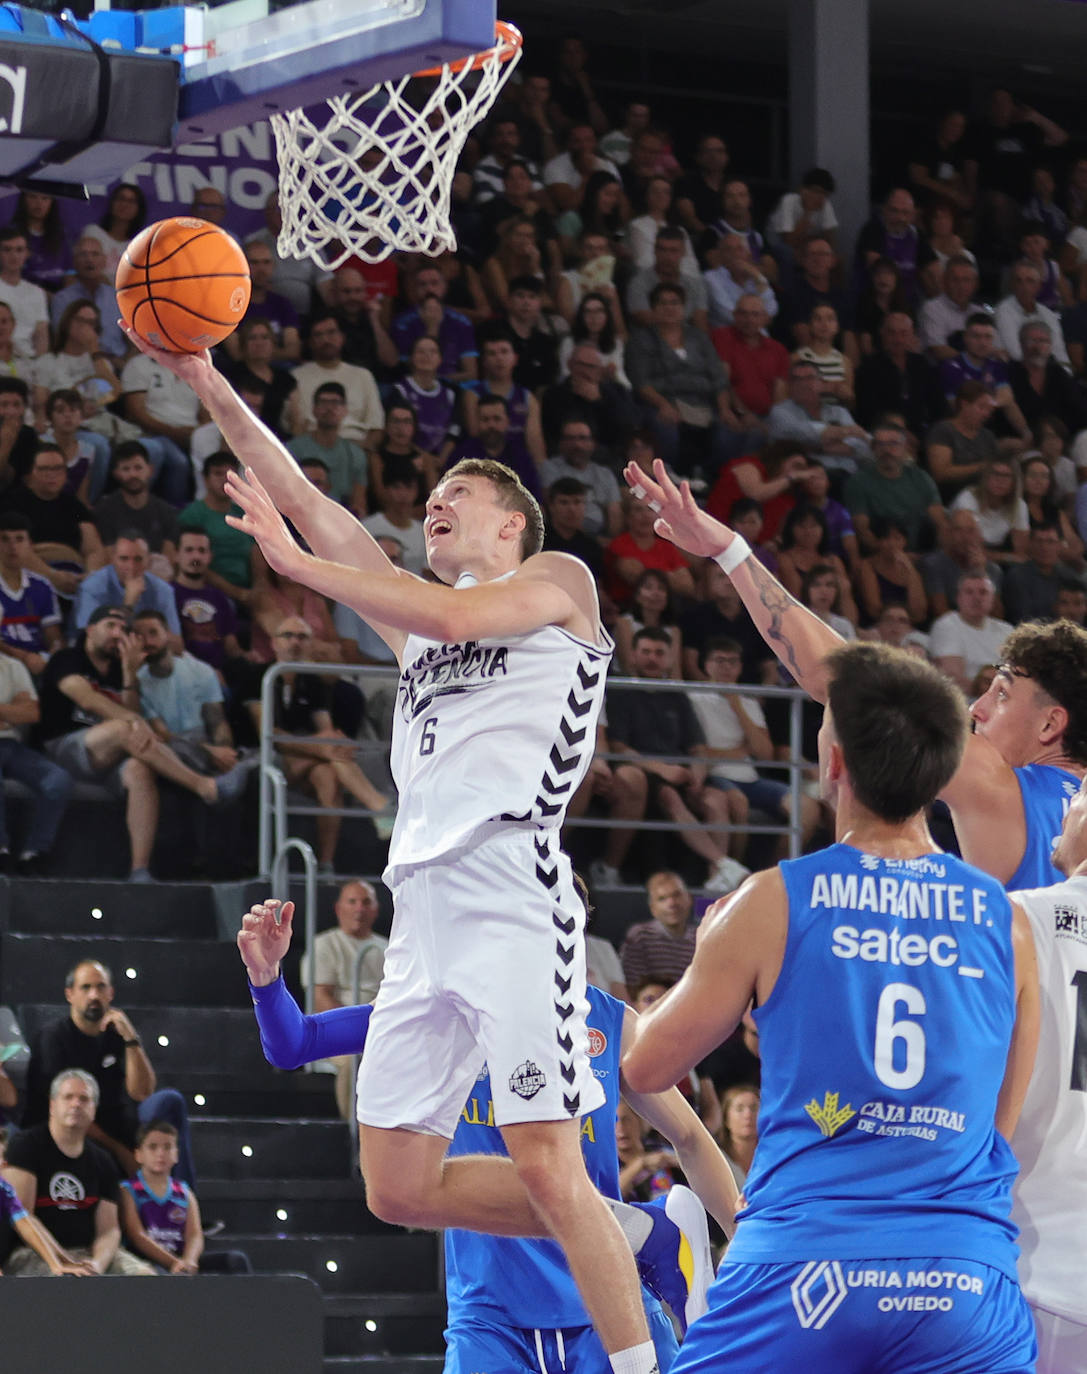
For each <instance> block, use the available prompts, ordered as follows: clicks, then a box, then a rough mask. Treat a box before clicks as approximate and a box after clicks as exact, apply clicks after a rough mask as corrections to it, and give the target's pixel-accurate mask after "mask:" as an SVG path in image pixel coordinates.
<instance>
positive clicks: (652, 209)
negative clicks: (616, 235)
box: [626, 177, 699, 276]
mask: <svg viewBox="0 0 1087 1374" xmlns="http://www.w3.org/2000/svg"><path fill="white" fill-rule="evenodd" d="M666 224H667V225H668V226H669V227H671V226H673V225H676V226H678V225H679V220H678V219H677V218H676V216H675V214H674V213H673V209H672V183H671V182H670V181H669V180H668V178H667V177H650V179H649V182H648V183H647V185H646V189H645V214H644V215H639V216H638V217H637V219H632V220H631V221H630V223H629V224H628V225H627V237H626V246H627V253H628V255H629V259H630V265H631V266H632V267H633V268H635V269H637V268H640V267H652V266H653V263H654V260H655V249H656V243H657V231H658V229H663V228H664V226H665V225H666ZM680 232H681V233H682V234H683V241H684V249H683V258H682V260H681V261H680V265H679V270H680V271H681V272H682V273H684V274H685V275H687V276H693V275H694V274H695V273H697V272H698V271H699V266H698V259H697V258H696V257H695V255H694V249H693V248H692V247H691V240H690V236H689V235H688V233H687V231H686V229H681V230H680Z"/></svg>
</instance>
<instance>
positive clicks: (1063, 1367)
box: [1031, 1307, 1087, 1374]
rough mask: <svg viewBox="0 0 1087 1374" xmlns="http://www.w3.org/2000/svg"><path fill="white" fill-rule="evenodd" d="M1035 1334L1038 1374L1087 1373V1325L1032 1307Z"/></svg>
mask: <svg viewBox="0 0 1087 1374" xmlns="http://www.w3.org/2000/svg"><path fill="white" fill-rule="evenodd" d="M1031 1311H1032V1312H1033V1313H1034V1329H1035V1330H1036V1331H1037V1333H1038V1365H1037V1374H1087V1325H1084V1326H1081V1325H1080V1324H1079V1322H1071V1321H1068V1320H1067V1318H1065V1317H1058V1316H1057V1315H1056V1313H1054V1312H1047V1311H1046V1310H1045V1309H1044V1308H1042V1307H1032V1308H1031Z"/></svg>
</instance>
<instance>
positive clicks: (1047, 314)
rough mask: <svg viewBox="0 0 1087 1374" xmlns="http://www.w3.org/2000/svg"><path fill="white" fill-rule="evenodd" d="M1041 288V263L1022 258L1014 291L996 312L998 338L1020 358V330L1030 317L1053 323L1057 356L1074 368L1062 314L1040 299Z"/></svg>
mask: <svg viewBox="0 0 1087 1374" xmlns="http://www.w3.org/2000/svg"><path fill="white" fill-rule="evenodd" d="M1041 289H1042V274H1041V272H1040V271H1039V269H1038V266H1037V264H1036V263H1033V262H1031V261H1030V259H1029V258H1020V259H1019V261H1018V262H1017V263H1016V264H1015V266H1014V267H1013V268H1012V294H1011V295H1010V296H1005V297H1004V299H1003V300H1002V301H1001V302H1000V304H999V305H998V306H997V307H996V310H995V311H994V312H993V323H994V324H995V325H996V334H997V339H998V341H999V344H1000V347H1001V348H1002V349H1003V350H1004V352H1005V353H1006V354H1007V355H1008V357H1009V358H1014V359H1016V361H1018V360H1019V359H1020V358H1022V356H1023V345H1022V343H1021V342H1020V339H1019V331H1020V330H1021V329H1022V328H1023V326H1024V325H1025V324H1026V322H1027V321H1028V320H1031V321H1033V320H1040V321H1041V322H1042V323H1043V324H1046V325H1048V326H1049V332H1050V336H1051V338H1052V339H1053V356H1054V358H1056V360H1057V362H1059V363H1060V365H1061V366H1062V367H1063V368H1064V369H1065V371H1067V372H1071V370H1072V364H1071V363H1070V362H1069V361H1068V349H1067V347H1066V346H1065V342H1064V330H1063V329H1062V328H1061V321H1060V316H1059V315H1057V314H1055V313H1054V311H1052V310H1050V309H1049V307H1048V306H1045V305H1042V304H1041V303H1040V302H1039V300H1038V292H1039V291H1040V290H1041Z"/></svg>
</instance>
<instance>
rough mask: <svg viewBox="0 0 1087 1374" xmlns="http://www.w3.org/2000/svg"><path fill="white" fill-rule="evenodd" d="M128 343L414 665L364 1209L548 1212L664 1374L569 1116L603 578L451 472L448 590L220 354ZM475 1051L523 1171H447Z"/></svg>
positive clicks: (578, 1089) (469, 465)
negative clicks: (281, 435) (198, 406)
mask: <svg viewBox="0 0 1087 1374" xmlns="http://www.w3.org/2000/svg"><path fill="white" fill-rule="evenodd" d="M129 337H130V338H131V339H132V341H133V343H134V344H136V346H138V347H139V348H140V349H141V350H142V351H143V352H145V353H148V354H149V356H151V357H153V358H155V359H156V360H157V361H159V362H160V363H161V364H162V366H164V367H166V368H168V369H170V370H171V371H172V372H173V373H174V374H175V375H176V376H178V377H180V378H181V380H182V381H184V382H186V383H187V384H188V385H189V386H190V387H191V388H192V389H193V391H195V393H196V394H197V396H198V397H199V398H200V400H201V401H202V402H203V403H204V405H205V406H206V407H207V409H208V411H209V413H210V415H211V418H212V419H213V420H214V421H215V423H216V425H217V426H218V427H219V431H220V433H221V434H222V435H223V438H224V440H225V442H226V445H227V447H228V448H229V449H230V450H231V452H232V453H234V454H235V455H237V457H238V458H239V459H240V460H241V462H243V463H244V464H245V465H246V469H247V477H248V481H247V482H243V481H241V480H240V479H238V480H237V481H233V482H232V484H231V486H230V495H231V497H232V498H233V499H234V500H235V501H237V503H238V505H239V506H240V507H241V508H242V512H243V513H242V514H241V515H240V516H238V517H233V516H230V517H228V519H229V520H231V521H232V523H233V525H234V527H235V528H237V529H240V530H243V531H244V532H245V533H247V534H251V535H252V536H253V537H254V538H255V539H256V540H257V542H258V543H259V544H260V547H261V549H262V551H263V553H264V556H265V558H266V559H267V560H268V563H269V565H270V566H271V567H273V568H274V569H275V570H276V571H277V572H279V573H280V574H282V575H283V576H286V577H290V578H292V579H294V580H295V581H298V582H301V583H303V584H304V585H306V586H308V587H311V588H313V589H314V590H315V591H318V592H320V593H321V594H322V595H324V596H329V597H332V598H333V599H334V600H336V601H339V602H342V603H343V604H345V605H348V606H351V607H352V608H353V609H354V610H356V611H357V612H358V613H359V614H360V615H361V616H362V618H363V619H364V620H366V621H367V622H368V623H369V624H370V625H371V627H372V628H373V629H374V630H376V631H377V633H378V634H379V635H380V636H381V637H382V638H383V639H384V640H385V642H386V643H387V644H388V645H389V647H390V648H391V649H392V650H393V652H394V653H395V655H396V657H397V661H398V662H399V664H400V667H401V678H400V686H399V690H398V693H397V702H396V707H395V711H394V719H393V740H392V753H391V765H392V771H393V776H394V778H395V780H396V784H397V789H398V792H399V811H398V814H397V819H396V826H395V828H394V831H393V837H392V843H391V846H390V851H389V866H388V868H387V869H386V872H385V881H386V883H387V885H388V886H389V887H390V889H391V890H392V892H393V898H394V907H395V913H396V915H395V919H394V922H393V929H392V938H391V941H390V944H389V948H388V950H387V951H386V955H385V976H384V979H383V981H382V984H381V991H380V993H379V995H378V998H377V1001H376V1003H375V1008H374V1015H373V1025H372V1030H371V1035H370V1039H369V1045H368V1047H367V1053H366V1057H365V1059H364V1060H363V1065H362V1081H361V1082H360V1085H359V1100H360V1101H361V1102H362V1103H363V1104H364V1106H363V1115H364V1117H365V1120H364V1121H362V1122H360V1129H359V1158H360V1163H361V1166H362V1172H363V1176H364V1178H365V1180H366V1186H367V1192H368V1197H369V1201H370V1206H371V1208H372V1209H373V1211H374V1212H375V1213H376V1214H377V1215H378V1216H381V1217H383V1218H384V1219H385V1220H387V1221H392V1222H398V1223H400V1224H402V1225H408V1226H415V1227H430V1228H434V1229H445V1228H447V1227H451V1226H455V1227H461V1228H463V1229H471V1230H479V1231H485V1232H489V1233H492V1234H494V1233H497V1234H502V1235H526V1234H533V1233H534V1228H538V1227H539V1225H540V1218H541V1217H542V1218H543V1219H544V1221H545V1223H546V1227H547V1230H548V1232H549V1233H550V1234H551V1235H553V1236H554V1237H555V1239H556V1240H557V1241H558V1242H559V1244H560V1245H561V1246H562V1248H563V1251H564V1252H565V1254H566V1258H567V1261H568V1263H569V1266H570V1270H571V1273H572V1274H573V1275H574V1278H575V1280H576V1281H577V1285H578V1288H579V1290H580V1292H581V1295H582V1297H583V1298H584V1301H585V1305H586V1307H587V1308H588V1310H589V1311H590V1312H591V1314H592V1317H593V1322H594V1324H595V1325H596V1327H597V1330H598V1331H599V1333H600V1337H601V1340H602V1342H603V1345H604V1348H605V1349H606V1350H607V1351H608V1353H609V1357H610V1358H611V1361H612V1364H613V1367H614V1369H615V1374H652V1372H653V1371H654V1370H655V1369H656V1354H655V1352H654V1349H653V1343H652V1341H651V1340H650V1339H649V1329H648V1326H647V1325H646V1320H645V1313H644V1311H643V1308H642V1301H641V1288H640V1285H639V1282H638V1274H637V1269H636V1267H635V1264H634V1260H633V1258H632V1256H631V1252H630V1249H629V1247H628V1246H627V1244H626V1242H625V1240H624V1237H623V1234H622V1231H621V1228H620V1226H619V1225H618V1223H617V1222H616V1220H615V1218H614V1216H613V1215H612V1213H611V1212H610V1211H609V1209H608V1207H607V1206H606V1205H605V1203H604V1202H603V1200H602V1199H601V1197H600V1195H599V1193H597V1191H596V1190H595V1189H594V1188H593V1186H592V1184H591V1183H590V1182H589V1178H588V1175H587V1174H586V1172H585V1165H584V1161H583V1159H582V1155H581V1149H580V1146H579V1129H580V1128H579V1124H578V1123H579V1120H580V1118H581V1117H582V1116H583V1115H584V1114H585V1113H587V1112H592V1111H594V1110H596V1109H597V1108H598V1107H599V1106H600V1104H601V1102H602V1100H603V1094H602V1090H601V1088H600V1085H599V1083H598V1082H597V1081H596V1079H595V1078H594V1077H593V1074H592V1068H591V1063H590V1059H589V1054H588V1037H587V1032H586V1026H585V1015H586V1011H587V1005H588V1004H587V1003H586V1000H585V942H584V911H583V908H582V906H581V903H580V901H578V899H577V896H576V893H575V891H574V886H573V879H572V876H571V871H570V864H569V860H568V859H567V858H566V856H565V855H564V854H562V852H561V850H560V848H559V830H560V827H561V825H562V821H563V817H564V815H565V810H566V803H567V800H568V798H569V797H571V796H572V795H573V794H574V792H575V791H576V790H577V787H578V784H579V783H580V781H581V780H582V778H583V777H584V776H585V773H586V771H587V770H588V766H589V762H590V760H591V757H592V752H593V744H594V736H595V729H596V721H597V718H598V716H599V713H600V706H601V702H602V700H603V694H604V685H605V678H606V674H607V667H608V662H609V660H610V657H611V652H612V648H613V645H612V642H611V640H610V638H609V637H608V634H607V632H606V631H605V630H604V629H603V627H602V626H601V623H600V609H599V605H598V602H597V595H596V585H595V583H594V582H593V579H592V575H591V573H590V572H589V570H588V569H587V568H586V567H585V565H584V564H583V563H581V562H580V561H579V560H578V559H576V558H571V557H568V556H566V555H564V554H558V553H550V552H549V553H541V552H540V548H541V544H542V539H543V519H542V516H541V514H540V509H539V506H538V505H537V504H536V502H535V500H534V499H533V498H532V496H531V495H530V494H529V493H528V492H526V491H525V489H524V487H523V486H522V485H521V484H520V482H519V481H518V480H517V478H516V477H515V476H514V475H513V474H512V473H511V472H510V470H509V469H508V468H505V467H503V465H502V464H500V463H492V462H489V461H486V460H472V461H468V462H465V463H460V464H458V465H456V466H455V467H454V468H453V469H451V470H450V471H449V472H448V473H446V474H445V475H444V476H443V478H442V480H441V482H440V483H439V485H438V486H437V487H436V488H435V490H434V491H433V492H432V493H431V495H430V497H429V499H428V501H427V516H426V521H425V523H424V531H425V535H426V544H427V558H428V561H429V563H430V568H431V570H432V571H433V573H434V574H435V576H436V577H437V579H438V581H437V582H434V583H431V582H425V581H423V580H422V579H421V578H418V577H415V576H413V575H411V574H410V573H406V572H405V571H404V570H403V569H399V568H396V567H395V566H394V565H393V564H392V563H391V562H390V561H389V559H388V558H387V557H386V556H385V554H384V553H383V551H382V550H381V549H380V548H379V547H378V545H377V543H376V542H375V541H374V540H373V539H372V538H371V537H370V535H369V534H368V533H367V532H366V531H365V530H364V529H363V528H362V526H361V525H360V524H359V522H358V521H357V520H356V519H355V517H354V516H353V515H352V514H351V512H350V511H348V510H347V509H346V508H345V507H343V506H340V505H338V504H337V503H336V502H335V501H331V500H329V499H328V498H327V497H325V496H323V495H322V494H321V493H320V492H319V491H318V490H317V488H316V487H314V486H313V484H312V483H311V482H309V481H308V480H307V479H306V477H305V476H304V474H303V473H302V472H301V470H300V469H299V467H298V465H297V464H296V463H295V461H294V459H293V458H292V457H291V455H290V454H289V453H288V452H287V450H286V449H285V448H284V447H283V445H282V444H281V443H280V442H279V440H278V439H276V437H275V436H274V435H273V434H272V433H271V431H269V430H268V429H266V428H265V427H264V425H262V424H261V422H260V420H259V419H257V417H256V416H254V415H253V413H252V412H251V411H250V410H249V409H248V408H247V407H246V406H245V405H244V404H243V403H242V402H241V401H240V399H239V398H238V396H237V394H236V393H235V392H234V390H233V388H232V387H231V386H230V384H229V383H228V382H227V381H226V379H225V378H224V377H223V376H222V374H221V373H219V372H217V371H216V369H215V367H214V366H213V364H212V361H211V358H210V356H209V355H208V354H207V353H200V354H184V355H182V354H172V353H165V352H162V351H161V350H158V349H154V348H152V347H151V346H150V345H149V344H147V343H146V342H145V341H144V340H142V339H141V338H140V337H139V336H138V335H136V334H134V333H130V334H129ZM281 513H282V514H281ZM284 516H286V517H287V518H288V519H289V520H290V521H291V523H292V524H293V525H294V527H295V529H297V530H298V532H299V534H300V535H301V537H302V538H303V539H304V540H305V541H306V544H307V545H308V547H309V549H311V550H312V553H306V552H304V551H303V550H302V549H301V548H300V547H299V545H298V543H297V542H296V541H295V539H294V538H293V536H292V535H291V533H290V531H289V530H288V528H287V525H286V523H285V522H284V518H283V517H284ZM484 1062H486V1063H487V1064H488V1065H489V1067H490V1072H491V1084H492V1089H493V1098H494V1111H495V1121H496V1123H497V1124H498V1126H499V1127H500V1129H501V1130H502V1134H503V1138H504V1140H505V1144H506V1148H507V1150H508V1152H509V1156H510V1158H509V1159H508V1160H507V1159H500V1158H497V1157H485V1156H482V1157H481V1156H472V1157H468V1158H464V1159H455V1160H451V1161H447V1160H446V1158H445V1155H446V1149H447V1145H448V1141H449V1140H450V1139H451V1138H452V1136H453V1132H454V1130H455V1128H456V1125H457V1121H458V1119H459V1117H460V1113H461V1109H462V1108H463V1106H464V1102H465V1099H466V1098H467V1096H468V1093H469V1090H470V1089H471V1086H472V1084H473V1083H474V1082H475V1079H476V1075H477V1073H478V1072H479V1071H480V1070H481V1068H482V1066H483V1064H484ZM405 1064H414V1065H418V1066H425V1070H426V1071H425V1072H418V1073H414V1074H405V1072H404V1065H405Z"/></svg>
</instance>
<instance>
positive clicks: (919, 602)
mask: <svg viewBox="0 0 1087 1374" xmlns="http://www.w3.org/2000/svg"><path fill="white" fill-rule="evenodd" d="M872 537H873V538H874V540H875V541H876V551H875V553H873V554H869V555H868V557H867V558H862V559H861V563H860V568H859V569H858V572H857V595H858V599H859V600H860V605H861V610H862V612H863V613H864V617H865V620H866V622H867V623H868V624H874V623H875V621H877V620H878V619H879V615H880V611H882V610H883V608H884V606H890V605H902V606H905V607H906V610H907V611H908V612H909V617H910V619H911V620H912V621H913V623H914V624H915V625H920V624H921V622H922V621H923V620H925V619H926V618H927V617H928V598H927V597H926V596H925V587H924V583H923V582H922V581H921V575H920V573H918V571H917V569H916V568H915V567H914V563H913V559H912V558H911V557H910V556H909V554H908V553H907V552H906V543H907V536H906V531H905V529H904V528H903V527H902V525H901V524H899V522H898V521H897V520H889V519H888V518H887V517H886V516H883V515H874V516H873V517H872Z"/></svg>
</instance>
